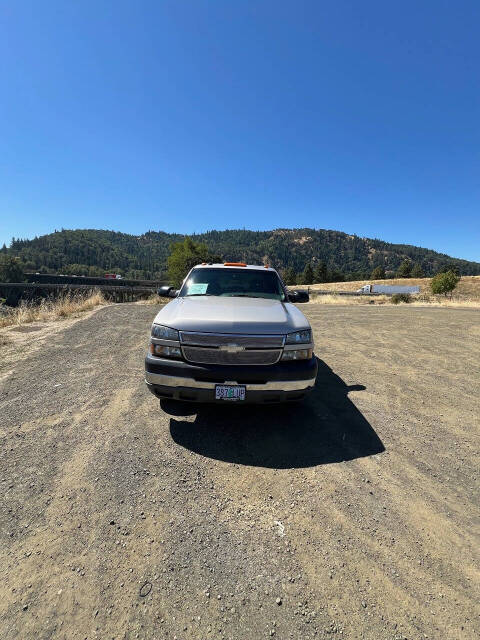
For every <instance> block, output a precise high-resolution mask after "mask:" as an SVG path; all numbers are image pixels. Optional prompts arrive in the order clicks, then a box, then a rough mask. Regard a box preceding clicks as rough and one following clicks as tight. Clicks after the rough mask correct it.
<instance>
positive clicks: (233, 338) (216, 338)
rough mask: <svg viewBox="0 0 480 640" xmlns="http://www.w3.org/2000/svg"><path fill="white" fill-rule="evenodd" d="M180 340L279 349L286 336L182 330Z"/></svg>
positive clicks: (191, 342) (193, 342) (249, 347)
mask: <svg viewBox="0 0 480 640" xmlns="http://www.w3.org/2000/svg"><path fill="white" fill-rule="evenodd" d="M180 340H181V341H182V344H184V345H196V346H198V347H220V346H222V345H228V344H232V343H234V344H236V345H238V346H240V347H245V348H246V349H275V348H277V349H279V348H281V347H283V342H284V336H282V335H273V336H272V335H267V336H255V335H235V334H226V333H221V334H215V333H193V332H188V331H181V332H180Z"/></svg>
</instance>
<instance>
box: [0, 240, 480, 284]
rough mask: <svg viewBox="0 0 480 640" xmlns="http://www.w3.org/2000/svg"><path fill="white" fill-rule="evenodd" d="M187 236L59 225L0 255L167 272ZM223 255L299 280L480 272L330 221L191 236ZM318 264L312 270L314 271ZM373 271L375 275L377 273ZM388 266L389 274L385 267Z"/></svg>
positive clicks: (79, 268)
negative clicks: (327, 225)
mask: <svg viewBox="0 0 480 640" xmlns="http://www.w3.org/2000/svg"><path fill="white" fill-rule="evenodd" d="M185 239H186V236H184V235H180V234H168V233H165V232H163V231H148V232H146V233H145V234H142V235H140V236H133V235H130V234H125V233H119V232H115V231H105V230H95V229H77V230H66V229H62V230H59V231H56V232H55V233H51V234H48V235H44V236H39V237H36V238H34V239H32V240H25V239H20V238H13V239H12V241H11V243H10V246H9V247H7V246H5V245H4V246H3V247H2V248H1V249H0V256H1V255H3V256H5V255H9V256H13V257H15V258H17V259H18V260H19V261H20V262H21V264H22V266H23V269H24V271H34V272H36V271H39V272H46V273H57V274H66V275H79V276H81V275H85V276H101V275H104V273H105V272H114V273H119V274H120V275H122V276H123V277H126V278H132V279H163V278H165V275H166V272H167V269H168V265H167V260H168V256H169V255H170V252H171V247H172V245H174V244H176V243H179V242H184V241H185ZM191 240H192V242H194V243H196V244H201V245H204V246H205V247H206V248H207V250H208V252H209V253H210V254H211V255H213V256H217V257H219V259H221V260H228V261H232V260H233V261H236V260H242V261H244V262H247V263H250V264H263V263H268V264H270V265H271V266H273V267H275V268H276V269H278V270H279V271H280V272H282V274H283V275H284V277H285V280H286V281H289V282H292V281H293V280H296V282H295V284H300V283H305V284H309V281H310V279H311V278H313V282H336V281H341V280H363V279H366V278H374V279H382V278H383V277H396V276H398V277H420V274H422V275H425V276H432V275H434V274H435V273H438V272H440V271H444V270H445V269H446V268H447V266H448V265H450V264H452V265H454V266H455V268H456V269H457V270H458V272H459V273H460V274H462V275H480V264H479V263H476V262H470V261H466V260H459V259H455V258H450V257H449V256H447V255H444V254H440V253H437V252H435V251H431V250H429V249H424V248H421V247H414V246H411V245H399V244H391V243H386V242H382V241H381V240H377V239H370V238H360V237H359V236H355V235H348V234H345V233H341V232H339V231H330V230H325V229H306V228H304V229H275V230H273V231H250V230H247V229H235V230H225V231H209V232H207V233H203V234H194V235H192V236H191ZM312 272H313V275H312ZM374 274H375V276H374ZM383 274H385V276H384V275H383Z"/></svg>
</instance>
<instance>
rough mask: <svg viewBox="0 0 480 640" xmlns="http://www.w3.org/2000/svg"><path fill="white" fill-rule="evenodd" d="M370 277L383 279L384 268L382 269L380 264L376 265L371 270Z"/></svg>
mask: <svg viewBox="0 0 480 640" xmlns="http://www.w3.org/2000/svg"><path fill="white" fill-rule="evenodd" d="M370 279H371V280H385V269H384V267H381V266H380V265H379V266H378V267H375V269H374V270H373V271H372V274H371V276H370Z"/></svg>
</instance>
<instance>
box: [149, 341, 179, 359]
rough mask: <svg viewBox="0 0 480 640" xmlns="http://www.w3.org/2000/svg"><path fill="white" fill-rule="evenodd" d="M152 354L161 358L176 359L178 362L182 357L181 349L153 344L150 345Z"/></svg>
mask: <svg viewBox="0 0 480 640" xmlns="http://www.w3.org/2000/svg"><path fill="white" fill-rule="evenodd" d="M150 353H151V354H152V355H154V356H158V357H160V358H176V359H177V360H178V359H181V357H182V350H181V349H180V347H170V346H168V347H167V346H165V345H163V344H154V343H153V342H151V343H150Z"/></svg>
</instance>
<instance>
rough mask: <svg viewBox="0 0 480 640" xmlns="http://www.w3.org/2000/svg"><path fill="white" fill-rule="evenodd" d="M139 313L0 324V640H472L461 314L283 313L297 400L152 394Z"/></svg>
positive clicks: (467, 405) (476, 574)
mask: <svg viewBox="0 0 480 640" xmlns="http://www.w3.org/2000/svg"><path fill="white" fill-rule="evenodd" d="M156 310H157V309H156V308H155V307H153V306H142V305H139V304H124V305H115V306H108V307H104V308H100V309H99V310H97V311H96V312H93V313H90V314H87V315H86V316H84V317H83V318H81V319H78V320H72V321H66V322H64V323H56V324H53V325H48V326H45V325H33V326H28V327H26V328H24V329H21V330H20V331H18V330H15V329H9V330H8V331H7V330H4V331H2V336H1V337H2V340H0V345H2V346H0V415H1V421H0V438H1V445H2V446H1V453H0V456H1V458H0V470H1V474H0V481H1V482H0V487H1V494H2V500H1V501H0V637H1V638H2V640H13V639H19V638H20V639H21V640H29V639H35V640H43V639H47V638H55V639H57V638H66V639H67V638H68V639H70V638H75V639H77V638H78V639H82V640H83V639H85V638H87V639H89V640H90V639H93V638H101V639H107V638H108V639H112V638H116V639H129V640H130V639H134V638H141V639H154V638H157V639H158V640H162V639H164V638H165V639H167V638H168V639H169V640H173V639H175V638H176V639H177V640H187V639H195V640H197V639H198V640H204V639H209V638H212V639H215V640H217V639H220V638H228V639H232V640H250V639H252V640H257V639H261V638H271V637H274V638H278V639H281V640H283V639H295V640H297V639H302V640H303V639H305V638H317V639H318V638H345V639H347V640H352V639H360V638H364V639H368V640H399V639H404V638H408V640H417V639H425V638H428V639H434V640H437V639H441V640H448V639H456V638H461V639H466V640H467V639H468V640H470V639H472V640H473V639H474V638H478V637H479V636H480V626H479V614H480V610H479V606H478V603H479V602H480V589H479V585H480V562H479V547H480V544H479V542H480V536H479V527H478V525H479V523H480V519H479V514H480V510H479V475H480V472H479V468H478V463H479V456H478V431H479V429H478V427H479V422H480V387H479V381H480V322H479V320H480V314H479V312H478V311H476V310H455V309H431V308H430V309H428V308H409V307H407V306H405V307H398V308H396V307H382V306H375V307H327V306H323V305H315V304H309V305H303V306H302V310H304V311H305V312H306V314H307V315H308V317H309V318H310V320H311V322H312V325H313V327H314V330H315V336H316V344H317V347H316V352H317V355H318V357H319V358H320V371H319V376H318V382H317V387H316V389H315V391H314V392H313V393H312V395H311V396H310V397H309V399H308V400H307V401H306V402H305V403H304V404H303V405H301V406H280V407H278V406H277V407H272V406H266V407H241V406H238V405H233V406H231V405H228V406H225V407H224V406H220V407H217V406H215V407H211V406H210V407H209V406H203V407H198V406H191V405H180V406H179V405H174V404H171V403H170V404H169V403H166V404H164V405H162V407H161V406H160V403H159V401H158V400H156V399H155V398H154V397H153V396H152V395H151V394H150V393H149V392H148V390H147V389H146V388H145V385H144V383H143V375H142V374H143V357H144V353H145V349H146V344H147V340H148V331H149V326H150V323H151V320H152V318H153V317H154V315H155V313H156ZM2 343H3V344H2Z"/></svg>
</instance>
